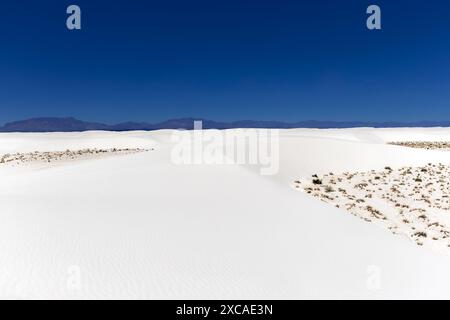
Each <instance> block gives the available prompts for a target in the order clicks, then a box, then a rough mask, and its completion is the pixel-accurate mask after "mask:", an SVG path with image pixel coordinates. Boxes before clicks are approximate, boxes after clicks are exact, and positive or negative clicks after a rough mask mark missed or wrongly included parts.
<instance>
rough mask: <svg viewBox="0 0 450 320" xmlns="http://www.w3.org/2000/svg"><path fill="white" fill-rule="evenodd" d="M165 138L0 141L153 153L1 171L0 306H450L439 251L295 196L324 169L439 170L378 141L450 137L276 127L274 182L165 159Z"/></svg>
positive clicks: (438, 156) (237, 169) (68, 136)
mask: <svg viewBox="0 0 450 320" xmlns="http://www.w3.org/2000/svg"><path fill="white" fill-rule="evenodd" d="M171 133H172V132H171V131H170V130H162V131H155V132H125V133H112V132H86V133H49V134H14V133H12V134H0V154H4V153H12V152H32V151H37V150H38V151H58V150H66V149H73V150H79V149H83V148H143V149H150V148H154V149H155V150H154V151H152V152H145V153H138V154H132V155H126V156H120V157H108V158H104V159H95V160H94V159H93V160H83V161H79V162H70V163H67V164H66V165H58V166H49V167H46V168H42V167H39V168H36V169H33V168H31V167H29V166H26V167H20V166H18V167H14V168H10V167H7V166H1V165H0V298H13V299H15V298H21V299H27V298H62V299H80V298H93V299H95V298H107V299H109V298H125V299H126V298H138V299H139V298H150V299H156V298H157V299H161V298H169V299H172V298H173V299H175V298H181V299H188V298H189V299H191V298H192V299H197V298H199V299H213V298H220V299H260V298H268V299H281V298H288V299H298V298H306V299H308V298H447V299H448V298H450V291H449V290H448V288H449V287H450V272H449V270H450V258H449V257H446V256H442V255H438V254H435V253H434V252H433V251H431V250H427V248H425V247H419V246H417V245H415V244H414V243H413V242H411V241H410V240H408V239H407V238H406V237H401V236H395V235H393V234H391V233H390V232H388V231H386V230H383V229H382V228H379V227H377V226H376V225H375V224H370V223H367V222H364V221H362V220H361V219H359V218H357V217H354V216H352V215H350V214H348V213H347V212H345V211H344V210H341V209H338V208H335V207H334V206H333V205H330V204H327V203H324V202H321V201H318V200H317V199H315V198H313V197H311V196H310V195H308V194H306V193H301V192H298V191H296V190H294V188H292V184H293V181H294V180H296V179H298V178H309V177H310V176H311V175H312V174H325V173H328V172H330V171H332V172H345V171H368V170H382V169H383V168H384V167H385V166H392V167H400V166H422V165H425V164H427V163H429V162H435V163H439V162H441V163H443V164H450V152H445V151H442V150H436V151H434V150H420V149H412V148H405V147H401V146H393V145H387V144H385V143H386V142H388V141H411V140H420V141H423V140H430V141H450V129H440V128H435V129H419V128H408V129H371V128H360V129H344V130H312V129H292V130H281V131H280V171H279V173H278V174H277V175H274V176H261V175H260V174H259V170H258V168H257V167H255V166H251V165H176V164H174V163H173V162H172V161H171V158H170V154H171V150H172V144H173V143H172V142H171ZM74 277H75V278H74ZM74 283H75V285H74Z"/></svg>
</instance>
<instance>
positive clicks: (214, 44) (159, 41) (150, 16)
mask: <svg viewBox="0 0 450 320" xmlns="http://www.w3.org/2000/svg"><path fill="white" fill-rule="evenodd" d="M70 4H77V5H79V6H80V7H81V10H82V30H81V31H69V30H67V29H66V25H65V23H66V17H67V15H66V8H67V6H68V5H70ZM369 4H378V5H379V6H380V7H381V10H382V30H381V31H369V30H367V28H366V17H367V14H366V8H367V6H368V5H369ZM0 40H1V47H0V49H1V50H0V106H1V108H0V123H4V122H7V121H12V120H18V119H25V118H30V117H40V116H58V117H59V116H74V117H77V118H81V119H83V120H91V121H103V122H106V123H114V122H120V121H125V120H133V121H149V122H153V121H159V120H164V119H168V118H178V117H191V116H192V117H203V118H209V119H214V120H225V121H227V120H239V119H253V120H284V121H290V120H292V121H294V120H307V119H316V120H363V121H366V120H368V121H370V120H373V121H386V120H396V121H414V120H444V119H446V120H450V2H449V1H444V0H442V1H440V0H435V1H417V0H408V1H406V0H395V1H393V0H390V1H375V0H374V1H362V0H360V1H356V0H346V1H336V0H328V1H326V0H310V1H302V0H295V1H283V0H271V1H268V0H205V1H198V0H189V1H186V0H179V1H172V0H164V1H152V0H145V1H144V0H140V1H137V0H130V1H96V0H72V1H64V0H59V1H49V0H36V1H17V0H4V1H2V3H1V6H0Z"/></svg>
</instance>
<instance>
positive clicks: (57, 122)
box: [0, 118, 450, 132]
mask: <svg viewBox="0 0 450 320" xmlns="http://www.w3.org/2000/svg"><path fill="white" fill-rule="evenodd" d="M194 120H202V121H203V128H204V129H232V128H269V129H291V128H318V129H331V128H356V127H374V128H400V127H450V121H418V122H364V121H342V122H338V121H315V120H309V121H299V122H282V121H254V120H241V121H233V122H218V121H212V120H204V119H197V118H181V119H171V120H167V121H163V122H159V123H153V124H152V123H146V122H123V123H119V124H115V125H107V124H103V123H98V122H85V121H81V120H78V119H75V118H33V119H28V120H22V121H15V122H10V123H7V124H5V125H4V126H2V127H0V132H77V131H89V130H106V131H131V130H160V129H193V127H194Z"/></svg>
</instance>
